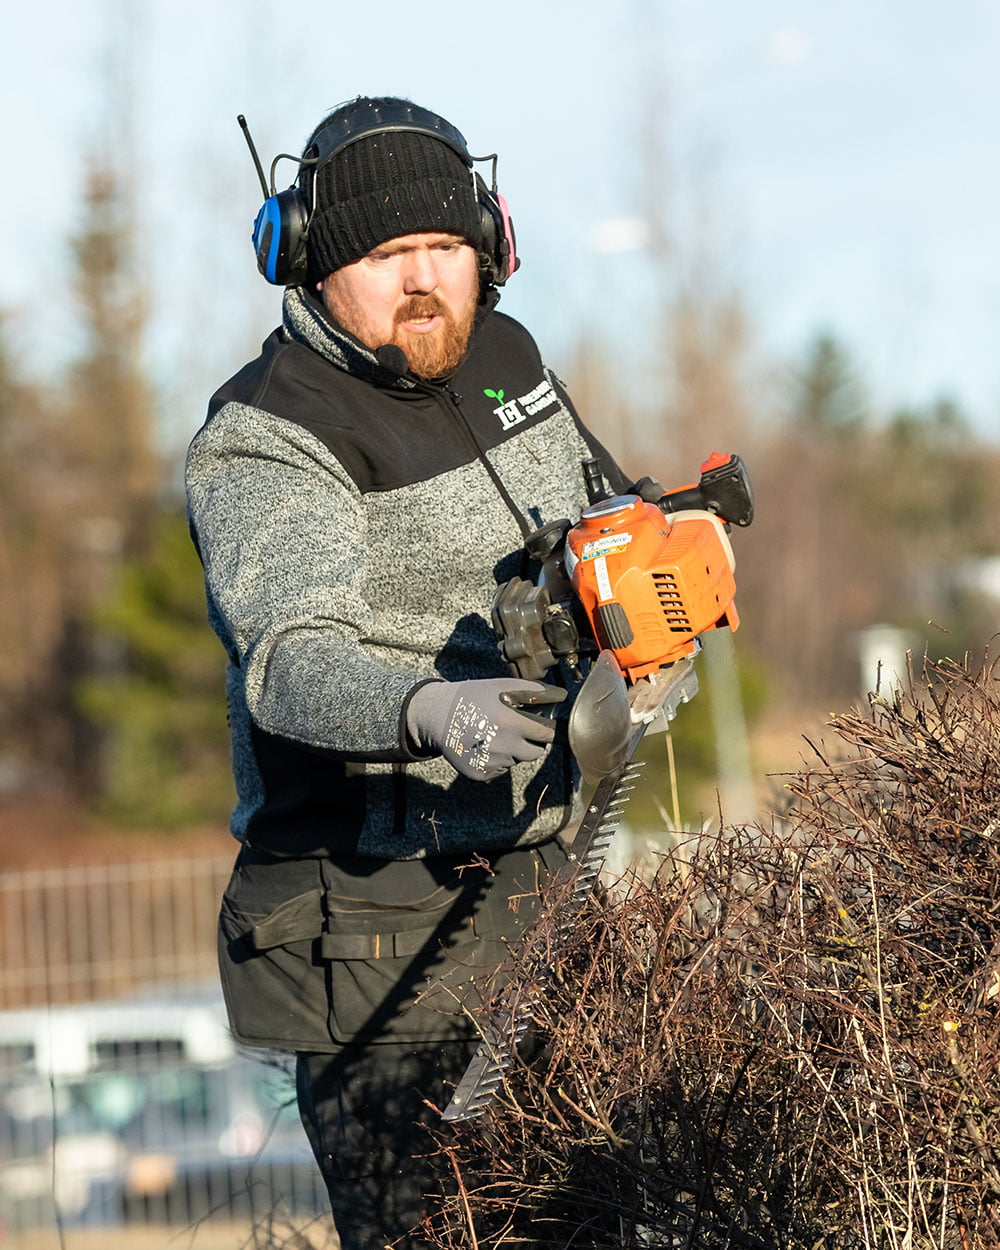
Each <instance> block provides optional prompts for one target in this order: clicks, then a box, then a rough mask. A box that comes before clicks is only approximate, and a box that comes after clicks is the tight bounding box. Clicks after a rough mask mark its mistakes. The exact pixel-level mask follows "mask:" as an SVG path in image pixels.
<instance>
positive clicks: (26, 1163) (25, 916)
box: [0, 856, 337, 1250]
mask: <svg viewBox="0 0 1000 1250" xmlns="http://www.w3.org/2000/svg"><path fill="white" fill-rule="evenodd" d="M231 867H232V857H231V856H227V857H212V858H196V859H194V858H188V859H169V860H161V861H157V862H149V863H145V862H137V863H126V864H115V865H104V866H88V867H85V868H79V869H76V868H67V869H58V870H39V871H25V872H11V873H5V874H0V1245H3V1247H4V1250H8V1248H9V1250H22V1247H23V1250H35V1247H41V1246H46V1247H48V1246H60V1247H66V1246H69V1247H72V1246H74V1245H75V1244H88V1245H89V1244H91V1243H90V1242H89V1241H88V1242H86V1243H84V1242H77V1241H75V1240H74V1239H75V1238H78V1237H79V1238H85V1237H87V1236H88V1235H91V1236H94V1235H96V1236H97V1237H98V1238H99V1244H101V1245H102V1247H103V1246H107V1247H111V1246H116V1245H117V1246H121V1247H123V1248H124V1247H129V1250H132V1247H133V1246H137V1245H142V1246H146V1245H147V1244H149V1245H153V1244H156V1241H157V1236H158V1231H159V1233H160V1234H161V1239H160V1244H162V1245H163V1246H167V1245H168V1244H173V1243H174V1242H175V1239H176V1237H177V1234H178V1231H179V1230H181V1229H183V1230H185V1232H184V1238H185V1240H184V1244H185V1245H186V1246H188V1245H190V1246H192V1247H194V1250H228V1248H229V1247H231V1248H232V1250H238V1248H246V1250H249V1248H251V1247H252V1248H253V1250H277V1248H278V1247H282V1246H292V1245H294V1246H296V1247H299V1248H301V1250H311V1247H323V1248H324V1250H326V1248H328V1247H334V1246H336V1244H337V1243H336V1237H335V1234H334V1233H333V1232H332V1229H331V1226H330V1221H329V1218H328V1217H327V1216H326V1215H325V1211H326V1202H325V1194H324V1193H323V1191H322V1186H321V1182H320V1177H319V1173H318V1170H317V1168H316V1166H315V1163H314V1161H313V1159H312V1155H311V1152H310V1151H309V1148H308V1145H307V1143H306V1139H305V1135H304V1133H303V1131H302V1128H301V1125H300V1124H299V1122H298V1116H297V1112H296V1109H295V1105H294V1087H293V1081H292V1077H291V1073H290V1071H289V1069H288V1057H287V1056H278V1055H269V1054H268V1053H266V1052H241V1050H240V1048H238V1047H236V1046H235V1045H234V1043H233V1041H232V1038H231V1036H230V1034H229V1032H228V1029H227V1027H226V1021H225V1012H224V1009H223V1006H222V1002H221V997H220V994H219V990H218V972H217V966H216V954H215V927H216V916H217V914H218V904H219V897H220V895H221V892H222V889H223V887H224V885H225V882H226V880H227V878H228V875H229V872H230V871H231ZM39 1238H42V1239H41V1240H39ZM46 1238H47V1240H46ZM140 1238H141V1240H140ZM150 1238H152V1240H149V1239H150ZM94 1244H98V1243H97V1242H95V1243H94Z"/></svg>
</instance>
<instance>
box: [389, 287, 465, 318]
mask: <svg viewBox="0 0 1000 1250" xmlns="http://www.w3.org/2000/svg"><path fill="white" fill-rule="evenodd" d="M451 315H452V313H451V309H450V308H449V307H448V305H447V304H446V303H445V302H444V301H443V300H442V299H441V298H440V297H439V296H437V295H433V294H430V295H410V296H408V297H407V298H406V299H405V300H404V301H403V302H402V304H400V306H399V307H398V308H397V309H396V313H395V316H394V317H393V324H394V325H397V326H398V325H400V324H401V323H402V322H404V321H416V320H417V319H418V318H420V317H434V316H440V317H445V318H446V319H450V318H451Z"/></svg>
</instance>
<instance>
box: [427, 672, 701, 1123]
mask: <svg viewBox="0 0 1000 1250" xmlns="http://www.w3.org/2000/svg"><path fill="white" fill-rule="evenodd" d="M697 689H698V683H697V678H696V677H695V674H694V668H693V664H692V662H691V660H687V661H683V662H681V663H678V664H676V665H674V666H673V671H672V672H670V673H669V675H668V677H667V681H666V682H665V683H664V684H663V691H664V695H663V699H662V701H661V708H662V711H663V713H664V714H665V716H666V717H667V719H668V720H669V719H671V718H672V717H673V715H674V714H675V713H676V711H677V708H678V707H679V706H680V704H681V703H686V702H687V701H688V700H689V699H690V698H691V697H692V696H693V695H694V693H695V692H696V691H697ZM647 724H648V721H642V722H641V723H640V724H639V725H638V726H637V727H636V728H635V729H634V731H633V733H632V736H631V738H630V739H629V742H628V744H627V747H626V750H625V758H624V761H623V762H622V764H621V765H620V766H619V767H618V768H617V769H616V771H615V772H614V773H612V774H611V775H610V776H607V777H605V778H604V780H603V781H602V782H601V783H600V784H599V785H598V787H597V789H596V790H595V791H594V794H593V797H592V798H591V800H590V803H589V804H588V806H587V811H586V813H585V814H584V817H583V820H582V821H581V822H580V827H579V829H578V830H577V832H576V835H575V836H574V838H573V841H572V843H571V845H570V847H569V849H568V852H567V856H568V859H567V864H566V867H565V868H564V869H562V870H561V871H560V872H559V873H557V874H556V876H555V878H554V879H553V883H552V884H553V886H554V887H555V890H556V891H558V887H559V884H560V883H561V882H563V883H566V884H567V885H569V884H570V883H572V889H571V892H570V894H569V897H568V901H564V902H563V903H562V904H561V905H560V908H559V911H558V912H557V913H556V914H555V916H554V917H553V918H554V919H555V921H556V925H555V927H556V932H557V933H559V932H566V931H567V930H568V928H569V926H570V924H571V923H572V916H573V914H574V913H575V912H576V911H577V910H579V908H580V907H582V906H583V904H584V903H585V902H586V900H587V899H588V898H589V897H590V895H591V893H592V892H593V889H594V886H595V884H596V883H597V879H598V877H599V876H600V874H601V869H602V868H603V867H604V863H605V860H606V859H607V854H608V848H609V846H610V844H611V841H612V839H613V837H614V835H615V833H616V832H617V830H618V826H619V824H620V822H621V817H622V813H623V812H624V810H625V806H626V804H627V803H628V800H629V799H630V797H631V795H632V791H633V790H634V789H635V782H636V778H637V777H638V775H639V772H640V770H641V768H642V765H641V764H639V763H636V762H634V761H633V759H632V757H633V755H634V754H635V751H636V749H637V747H638V746H639V743H640V742H641V741H642V737H643V734H644V733H645V731H646V727H647ZM560 913H561V914H560ZM520 969H521V971H520V975H518V976H516V977H514V978H512V979H511V980H510V981H509V982H508V983H507V987H506V989H505V990H504V991H503V992H502V994H501V996H500V1000H499V1002H498V1003H497V1005H496V1007H495V1009H494V1010H493V1012H492V1013H491V1017H490V1019H489V1020H487V1021H486V1022H485V1023H484V1025H483V1026H482V1030H481V1033H482V1036H481V1038H480V1042H479V1045H478V1046H477V1047H476V1051H475V1053H474V1055H473V1056H472V1059H471V1060H470V1061H469V1066H468V1067H467V1068H466V1070H465V1072H464V1073H463V1074H462V1077H461V1079H460V1080H459V1082H458V1084H457V1085H456V1086H455V1092H454V1094H452V1097H451V1101H450V1102H449V1103H448V1105H447V1107H445V1109H444V1111H443V1112H442V1114H441V1118H442V1120H446V1121H456V1120H474V1119H476V1118H477V1117H478V1116H479V1115H481V1114H482V1112H483V1111H484V1110H485V1109H486V1107H487V1106H489V1104H490V1103H491V1102H492V1101H493V1097H494V1095H495V1094H496V1091H497V1089H498V1087H499V1086H500V1084H501V1082H502V1081H503V1078H504V1073H505V1072H506V1071H507V1069H508V1068H509V1067H510V1065H511V1062H512V1060H513V1058H514V1054H515V1051H516V1050H517V1045H518V1043H519V1042H520V1040H521V1038H522V1037H523V1036H524V1034H525V1033H526V1031H527V1029H528V1025H529V1024H530V1023H531V1018H532V1015H533V1014H534V1006H535V1003H536V1002H537V1000H538V995H539V993H540V992H541V991H542V990H543V989H544V986H545V982H546V981H547V979H548V978H549V976H550V975H551V964H550V962H549V950H548V945H547V943H546V942H545V941H544V940H540V939H538V938H536V939H534V940H531V939H529V940H528V943H527V945H526V947H525V952H524V956H523V958H522V960H521V963H520Z"/></svg>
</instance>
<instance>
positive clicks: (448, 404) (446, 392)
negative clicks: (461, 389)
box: [417, 380, 536, 538]
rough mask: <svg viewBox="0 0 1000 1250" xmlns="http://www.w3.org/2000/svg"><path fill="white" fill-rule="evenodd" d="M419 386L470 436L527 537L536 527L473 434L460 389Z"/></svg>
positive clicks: (422, 383)
mask: <svg viewBox="0 0 1000 1250" xmlns="http://www.w3.org/2000/svg"><path fill="white" fill-rule="evenodd" d="M417 386H418V388H419V389H420V390H422V391H423V392H424V393H425V394H426V395H430V396H432V397H433V398H434V399H435V400H436V402H437V403H438V404H439V405H440V407H441V408H443V409H444V411H445V413H446V414H447V415H448V416H449V417H450V418H452V420H453V421H454V422H457V424H458V425H459V427H460V428H461V430H462V431H463V433H464V434H465V436H466V437H467V438H468V440H469V442H470V443H471V445H472V448H473V450H474V451H475V453H476V459H477V460H478V461H479V463H480V464H481V465H482V466H483V468H484V469H485V470H486V472H487V474H488V475H489V478H490V480H491V481H492V482H493V485H494V486H495V487H496V489H497V493H498V494H499V496H500V498H501V499H502V500H503V501H504V503H505V504H506V506H507V510H508V511H509V512H510V514H511V516H512V517H513V518H514V520H515V521H516V522H517V526H518V529H520V531H521V537H522V538H527V537H528V535H529V534H531V533H532V532H533V531H534V529H535V528H536V527H535V526H534V525H532V524H531V523H530V522H529V521H528V518H527V517H526V516H525V515H524V513H523V512H522V511H521V510H520V508H518V506H517V504H516V503H515V502H514V500H513V499H512V498H511V495H510V492H509V491H508V490H507V487H506V486H505V485H504V482H503V479H502V478H501V476H500V474H499V473H498V472H497V471H496V469H495V468H494V467H493V465H492V464H491V463H490V460H489V457H488V456H487V455H486V452H485V451H484V450H483V448H482V447H480V445H479V442H478V440H477V439H476V436H475V434H473V432H472V428H471V426H470V425H469V423H468V421H467V420H466V419H465V413H464V412H463V411H462V396H461V395H459V393H458V391H455V390H453V389H452V388H451V387H450V386H448V385H447V384H443V385H441V386H432V385H431V384H429V383H426V382H422V381H420V380H417Z"/></svg>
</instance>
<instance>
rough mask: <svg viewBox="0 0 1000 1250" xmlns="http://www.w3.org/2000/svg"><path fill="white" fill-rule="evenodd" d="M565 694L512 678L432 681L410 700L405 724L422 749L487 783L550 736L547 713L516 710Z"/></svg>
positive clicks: (537, 753)
mask: <svg viewBox="0 0 1000 1250" xmlns="http://www.w3.org/2000/svg"><path fill="white" fill-rule="evenodd" d="M565 698H566V691H565V690H563V689H561V688H560V687H559V686H546V685H543V684H542V683H541V682H539V681H522V680H520V679H519V678H516V677H487V678H483V679H481V680H479V681H434V682H430V683H428V684H427V685H426V686H421V687H420V689H419V690H418V691H417V692H416V694H415V695H414V696H413V698H412V699H411V700H410V705H409V707H408V708H407V710H406V727H407V730H408V731H409V734H410V736H411V738H413V740H414V741H415V742H417V743H418V744H419V745H420V746H421V747H422V748H423V749H425V750H437V751H440V752H441V754H442V755H443V756H444V758H445V759H446V760H447V761H448V763H449V764H451V766H452V767H453V768H454V769H455V770H456V771H457V772H460V773H461V774H462V775H463V776H465V777H471V778H472V779H473V781H492V780H493V779H494V778H495V777H499V776H501V775H502V774H503V773H505V772H506V771H507V770H508V769H509V768H510V767H511V766H512V765H513V764H515V763H517V762H518V761H519V760H538V759H541V758H542V756H543V755H544V754H545V748H546V747H547V746H548V744H549V743H550V742H551V741H552V739H553V738H554V737H555V732H556V731H555V726H554V724H553V723H552V721H551V720H550V719H549V718H548V717H546V716H533V715H532V714H531V713H530V712H524V711H521V710H520V709H521V708H522V707H524V706H526V705H527V706H530V705H539V704H548V703H562V701H563V699H565Z"/></svg>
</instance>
